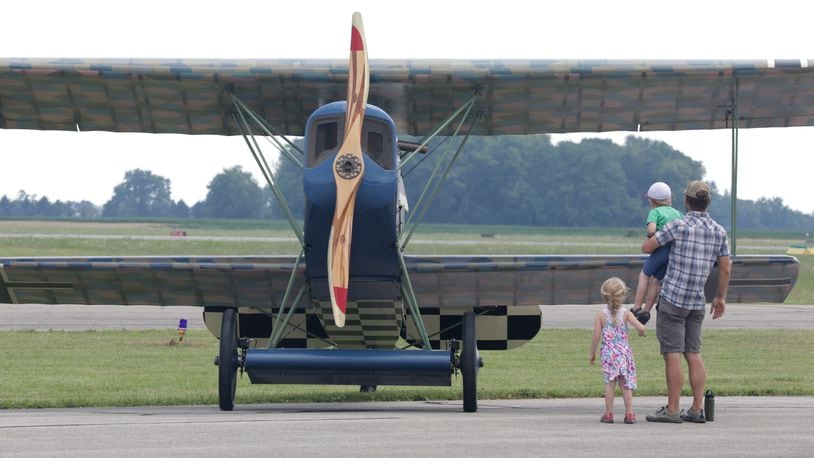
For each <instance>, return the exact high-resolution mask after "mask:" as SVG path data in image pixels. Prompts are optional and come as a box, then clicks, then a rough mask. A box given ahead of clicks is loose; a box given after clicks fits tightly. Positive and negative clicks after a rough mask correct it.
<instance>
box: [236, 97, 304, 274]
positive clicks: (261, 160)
mask: <svg viewBox="0 0 814 458" xmlns="http://www.w3.org/2000/svg"><path fill="white" fill-rule="evenodd" d="M232 100H233V101H234V104H235V113H234V114H233V116H234V119H235V123H236V124H237V125H238V127H240V132H241V134H242V135H243V140H245V141H246V146H248V147H249V151H251V153H252V156H254V160H255V162H257V166H258V167H260V172H261V173H262V174H263V177H264V178H265V179H266V183H268V186H269V189H271V192H273V193H274V197H275V198H276V199H277V203H278V204H279V205H280V208H281V209H282V210H283V213H284V214H285V216H286V219H288V224H289V225H291V230H292V231H293V232H294V235H295V236H296V237H297V239H298V240H299V241H300V246H301V247H303V249H304V248H305V237H304V236H303V232H302V229H301V228H300V225H299V224H298V223H297V220H296V219H295V218H294V215H293V214H292V213H291V208H290V207H289V206H288V203H286V201H285V199H284V198H283V194H282V192H280V187H279V186H277V180H275V178H274V172H273V171H272V170H271V167H269V165H268V161H266V157H265V156H264V155H263V150H261V149H260V145H259V144H258V143H257V139H256V138H255V135H254V134H253V133H252V130H251V126H250V125H249V123H248V121H247V120H246V116H245V113H244V111H245V112H248V113H249V115H250V116H251V117H252V119H254V120H255V122H256V123H257V124H258V125H260V127H261V128H263V129H264V130H265V126H264V125H263V124H262V123H261V122H260V121H259V117H257V115H255V114H254V113H253V112H252V111H251V110H249V108H248V107H247V106H246V105H245V104H243V102H241V101H240V100H239V99H238V98H237V97H235V96H234V94H233V95H232ZM265 132H266V135H268V136H269V137H270V138H271V139H273V141H274V142H275V147H277V149H278V150H279V151H280V152H281V153H282V154H284V155H285V156H286V157H288V158H289V159H291V160H292V161H293V162H294V163H295V164H296V165H298V166H299V168H300V169H302V164H301V163H300V162H299V161H298V160H297V158H296V157H294V156H293V155H291V152H290V151H288V150H287V148H285V147H284V146H283V145H282V144H281V143H280V142H279V141H278V140H277V139H276V138H274V135H272V133H271V132H270V131H268V130H265ZM286 141H287V140H286ZM289 143H290V142H289ZM292 276H293V273H292ZM292 278H293V277H292Z"/></svg>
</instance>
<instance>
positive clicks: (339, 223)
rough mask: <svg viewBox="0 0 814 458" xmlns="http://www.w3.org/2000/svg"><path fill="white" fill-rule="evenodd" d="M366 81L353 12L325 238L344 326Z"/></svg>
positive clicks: (334, 300) (337, 316) (331, 285)
mask: <svg viewBox="0 0 814 458" xmlns="http://www.w3.org/2000/svg"><path fill="white" fill-rule="evenodd" d="M369 84H370V70H369V69H368V66H367V49H366V47H365V32H364V28H363V27H362V15H361V14H359V13H353V22H352V27H351V33H350V60H349V62H348V104H347V108H346V112H345V139H344V141H343V142H342V146H341V147H340V148H339V152H338V153H337V155H336V159H335V160H334V181H336V210H335V211H334V219H333V223H332V224H331V236H330V238H329V239H328V290H329V291H330V294H331V308H332V309H333V314H334V323H335V324H336V326H337V327H340V328H341V327H343V326H345V313H346V311H347V306H348V283H349V272H350V243H351V235H352V232H353V210H354V207H355V206H356V193H357V192H358V191H359V185H360V184H361V182H362V177H363V176H364V174H365V162H364V159H363V157H362V122H363V121H364V119H365V105H366V104H367V93H368V87H369Z"/></svg>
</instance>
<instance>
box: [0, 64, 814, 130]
mask: <svg viewBox="0 0 814 458" xmlns="http://www.w3.org/2000/svg"><path fill="white" fill-rule="evenodd" d="M811 64H814V61H811V60H803V61H772V60H769V61H766V60H755V61H695V60H687V61H657V60H656V61H603V60H598V61H575V60H528V61H520V60H507V61H499V60H485V61H456V60H443V61H442V60H379V61H376V60H372V61H371V62H370V77H371V87H370V95H369V102H370V103H372V104H374V105H377V106H379V107H381V108H382V109H384V110H385V111H387V112H388V113H389V114H390V115H391V116H392V117H393V118H394V120H395V122H396V125H397V127H398V128H399V130H400V131H401V132H403V133H406V134H412V135H420V134H425V133H427V132H428V131H429V130H430V129H431V128H434V127H435V126H437V125H439V124H440V123H441V122H442V121H443V120H445V119H446V117H447V116H448V115H449V114H450V113H452V112H453V111H454V110H455V109H457V108H459V107H460V106H461V105H462V104H463V103H464V102H465V101H466V100H467V99H469V98H470V97H471V96H472V94H473V93H474V92H476V91H477V92H478V93H480V94H481V97H480V100H479V103H480V108H481V110H482V111H483V113H484V117H483V119H482V121H481V122H479V123H478V126H477V131H476V132H475V133H476V134H481V135H503V134H533V133H563V132H603V131H619V130H622V131H637V130H643V131H644V130H648V131H652V130H690V129H714V128H725V127H730V126H731V123H732V103H733V99H734V98H735V97H736V98H737V102H738V110H737V112H738V116H739V126H740V127H747V128H748V127H788V126H808V125H814V65H811ZM347 65H348V64H347V60H201V59H197V60H169V59H163V60H157V59H154V60H148V59H142V60H136V59H14V58H5V59H0V128H6V129H52V130H106V131H117V132H152V133H186V134H218V135H236V134H239V129H238V128H237V125H236V124H235V123H234V121H233V120H232V115H231V111H232V102H231V100H230V92H234V93H235V94H236V95H237V96H238V97H239V98H240V99H241V100H243V101H244V102H245V103H247V104H248V105H249V106H251V107H252V109H254V110H255V111H256V112H257V113H260V114H261V115H262V116H263V117H265V119H266V120H267V121H268V122H269V123H270V124H271V125H272V126H274V127H276V128H279V129H281V130H282V131H283V133H286V134H290V135H302V133H303V130H304V127H305V122H306V120H307V118H308V116H309V115H310V114H311V113H312V112H313V110H314V109H316V108H317V107H318V106H320V105H322V104H324V103H327V102H331V101H334V100H343V99H344V98H345V91H346V84H347V74H348V71H347ZM736 93H737V94H736Z"/></svg>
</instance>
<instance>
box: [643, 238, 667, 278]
mask: <svg viewBox="0 0 814 458" xmlns="http://www.w3.org/2000/svg"><path fill="white" fill-rule="evenodd" d="M671 245H672V244H669V245H664V246H660V247H658V248H656V251H654V252H652V253H650V256H648V257H647V260H646V261H645V262H644V267H642V272H644V274H645V275H647V276H648V277H656V280H659V281H661V280H662V279H663V278H664V274H665V273H667V261H669V260H670V246H671Z"/></svg>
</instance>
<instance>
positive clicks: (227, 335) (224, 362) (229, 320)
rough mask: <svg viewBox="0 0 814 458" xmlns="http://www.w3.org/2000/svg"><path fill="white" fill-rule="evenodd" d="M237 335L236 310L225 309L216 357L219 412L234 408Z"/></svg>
mask: <svg viewBox="0 0 814 458" xmlns="http://www.w3.org/2000/svg"><path fill="white" fill-rule="evenodd" d="M237 334H238V332H237V310H236V309H231V308H229V309H225V310H224V311H223V319H222V321H221V324H220V355H219V356H218V403H219V405H220V410H232V409H234V408H235V391H236V388H237V339H238V335H237Z"/></svg>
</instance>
